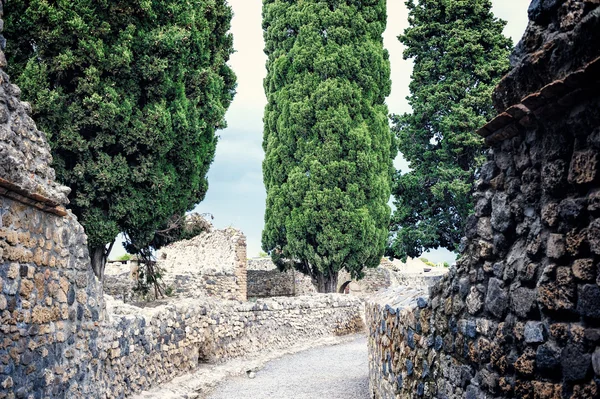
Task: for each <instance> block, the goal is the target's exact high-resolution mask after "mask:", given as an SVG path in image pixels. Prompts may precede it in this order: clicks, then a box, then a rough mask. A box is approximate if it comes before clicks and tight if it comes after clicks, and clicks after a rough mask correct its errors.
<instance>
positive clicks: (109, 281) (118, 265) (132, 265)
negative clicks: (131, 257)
mask: <svg viewBox="0 0 600 399" xmlns="http://www.w3.org/2000/svg"><path fill="white" fill-rule="evenodd" d="M137 279H138V262H137V260H136V261H125V262H108V263H107V264H106V267H105V269H104V284H102V287H103V288H104V292H105V293H107V294H108V295H110V296H112V297H114V298H115V299H120V300H123V301H125V302H130V301H132V300H134V299H135V295H134V288H135V287H136V285H137Z"/></svg>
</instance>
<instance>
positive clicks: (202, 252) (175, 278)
mask: <svg viewBox="0 0 600 399" xmlns="http://www.w3.org/2000/svg"><path fill="white" fill-rule="evenodd" d="M157 260H158V266H159V267H160V268H161V269H163V282H164V283H165V285H166V286H170V287H172V288H173V290H174V293H175V294H177V295H180V296H185V297H196V298H198V297H207V296H208V297H217V298H222V299H235V300H242V301H243V300H246V296H247V294H246V291H247V288H246V237H245V236H244V234H243V233H242V232H241V231H239V230H236V229H233V228H227V229H224V230H216V229H211V230H209V231H207V232H204V233H202V234H200V235H198V236H196V237H194V238H192V239H189V240H182V241H178V242H176V243H173V244H171V245H168V246H166V247H164V248H162V249H161V250H160V251H159V252H158V253H157Z"/></svg>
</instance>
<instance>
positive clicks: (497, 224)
mask: <svg viewBox="0 0 600 399" xmlns="http://www.w3.org/2000/svg"><path fill="white" fill-rule="evenodd" d="M491 224H492V227H493V228H494V229H496V230H498V231H500V232H502V233H503V232H505V231H506V230H508V229H509V228H510V227H511V225H512V219H511V213H510V204H509V202H508V196H507V195H506V194H504V193H502V192H499V193H496V194H495V195H494V198H493V199H492V218H491Z"/></svg>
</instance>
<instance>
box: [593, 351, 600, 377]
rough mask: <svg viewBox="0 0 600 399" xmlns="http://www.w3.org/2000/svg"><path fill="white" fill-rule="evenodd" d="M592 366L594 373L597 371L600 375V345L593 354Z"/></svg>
mask: <svg viewBox="0 0 600 399" xmlns="http://www.w3.org/2000/svg"><path fill="white" fill-rule="evenodd" d="M592 366H593V368H594V373H596V375H597V376H600V347H598V348H596V350H595V351H594V354H593V355H592Z"/></svg>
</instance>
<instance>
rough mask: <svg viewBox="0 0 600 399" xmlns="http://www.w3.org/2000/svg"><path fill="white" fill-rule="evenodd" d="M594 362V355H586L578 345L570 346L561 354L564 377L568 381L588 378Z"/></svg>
mask: <svg viewBox="0 0 600 399" xmlns="http://www.w3.org/2000/svg"><path fill="white" fill-rule="evenodd" d="M591 362H592V355H590V354H589V353H585V352H583V351H582V350H581V348H580V347H579V346H578V345H575V344H569V345H567V346H566V347H565V348H564V349H563V350H562V353H561V359H560V363H561V364H562V370H563V376H564V378H565V379H566V380H567V381H579V380H583V379H584V378H586V376H587V374H588V371H589V369H590V366H591Z"/></svg>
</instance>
